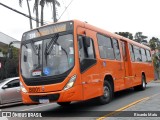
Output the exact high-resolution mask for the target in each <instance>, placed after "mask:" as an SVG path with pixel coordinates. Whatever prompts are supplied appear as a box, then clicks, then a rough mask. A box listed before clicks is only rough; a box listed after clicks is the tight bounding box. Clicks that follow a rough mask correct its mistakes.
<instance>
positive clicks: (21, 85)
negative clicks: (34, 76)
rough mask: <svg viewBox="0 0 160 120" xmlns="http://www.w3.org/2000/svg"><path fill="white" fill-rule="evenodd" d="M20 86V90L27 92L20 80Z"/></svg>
mask: <svg viewBox="0 0 160 120" xmlns="http://www.w3.org/2000/svg"><path fill="white" fill-rule="evenodd" d="M20 87H21V90H22V92H24V93H27V90H26V88H25V87H24V86H23V84H22V83H21V82H20Z"/></svg>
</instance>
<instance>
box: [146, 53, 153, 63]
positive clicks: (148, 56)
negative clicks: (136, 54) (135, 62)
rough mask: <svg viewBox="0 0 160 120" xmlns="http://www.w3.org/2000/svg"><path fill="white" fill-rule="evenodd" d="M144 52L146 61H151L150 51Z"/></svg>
mask: <svg viewBox="0 0 160 120" xmlns="http://www.w3.org/2000/svg"><path fill="white" fill-rule="evenodd" d="M146 53H147V62H152V60H151V54H150V51H149V50H146Z"/></svg>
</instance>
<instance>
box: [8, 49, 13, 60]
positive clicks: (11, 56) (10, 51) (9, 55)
mask: <svg viewBox="0 0 160 120" xmlns="http://www.w3.org/2000/svg"><path fill="white" fill-rule="evenodd" d="M8 58H9V59H12V58H13V51H12V48H8Z"/></svg>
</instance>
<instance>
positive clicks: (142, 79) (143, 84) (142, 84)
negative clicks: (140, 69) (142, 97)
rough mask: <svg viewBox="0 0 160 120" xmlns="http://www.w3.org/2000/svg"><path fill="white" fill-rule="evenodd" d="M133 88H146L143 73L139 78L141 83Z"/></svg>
mask: <svg viewBox="0 0 160 120" xmlns="http://www.w3.org/2000/svg"><path fill="white" fill-rule="evenodd" d="M134 89H135V90H141V91H142V90H145V89H146V79H145V76H144V75H142V78H141V85H138V86H135V87H134Z"/></svg>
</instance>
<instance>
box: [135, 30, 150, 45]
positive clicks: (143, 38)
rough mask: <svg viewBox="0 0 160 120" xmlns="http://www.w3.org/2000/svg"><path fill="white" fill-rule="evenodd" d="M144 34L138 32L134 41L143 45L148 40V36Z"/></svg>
mask: <svg viewBox="0 0 160 120" xmlns="http://www.w3.org/2000/svg"><path fill="white" fill-rule="evenodd" d="M142 34H143V33H142V32H136V34H135V36H134V38H135V39H134V41H136V42H138V43H142V42H143V41H144V40H145V39H147V38H148V37H147V36H144V35H142Z"/></svg>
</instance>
